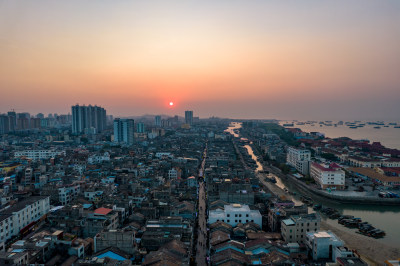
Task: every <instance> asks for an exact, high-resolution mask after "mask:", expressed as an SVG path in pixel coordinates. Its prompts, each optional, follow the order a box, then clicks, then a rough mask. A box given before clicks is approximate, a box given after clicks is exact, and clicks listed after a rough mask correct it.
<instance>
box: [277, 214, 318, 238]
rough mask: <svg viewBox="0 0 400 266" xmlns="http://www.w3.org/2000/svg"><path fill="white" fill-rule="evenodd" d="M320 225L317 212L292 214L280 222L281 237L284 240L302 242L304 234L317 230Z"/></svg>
mask: <svg viewBox="0 0 400 266" xmlns="http://www.w3.org/2000/svg"><path fill="white" fill-rule="evenodd" d="M320 225H321V218H320V216H319V215H318V214H315V213H312V214H304V215H292V216H291V217H290V218H289V219H285V220H282V222H281V232H282V237H283V239H284V240H285V242H288V243H299V244H303V243H305V241H306V234H307V233H309V232H317V231H318V230H319V228H320Z"/></svg>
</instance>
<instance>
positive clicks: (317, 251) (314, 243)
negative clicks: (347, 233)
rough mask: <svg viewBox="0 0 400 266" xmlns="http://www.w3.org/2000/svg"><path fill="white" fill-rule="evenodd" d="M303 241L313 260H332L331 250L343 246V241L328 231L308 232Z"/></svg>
mask: <svg viewBox="0 0 400 266" xmlns="http://www.w3.org/2000/svg"><path fill="white" fill-rule="evenodd" d="M305 243H306V246H307V247H308V249H309V251H310V252H309V253H310V256H311V257H312V259H313V260H319V259H330V260H333V259H334V258H333V255H334V253H333V250H335V248H336V247H342V246H343V241H342V240H340V239H339V238H338V237H337V236H336V235H335V234H334V233H332V232H330V231H318V232H308V233H307V234H306V241H305Z"/></svg>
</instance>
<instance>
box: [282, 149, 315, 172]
mask: <svg viewBox="0 0 400 266" xmlns="http://www.w3.org/2000/svg"><path fill="white" fill-rule="evenodd" d="M310 160H311V152H310V151H309V150H306V149H296V148H294V147H289V148H288V150H287V156H286V163H287V164H288V165H290V166H292V167H294V168H296V170H297V171H299V172H300V173H302V174H303V175H307V174H308V173H309V165H310Z"/></svg>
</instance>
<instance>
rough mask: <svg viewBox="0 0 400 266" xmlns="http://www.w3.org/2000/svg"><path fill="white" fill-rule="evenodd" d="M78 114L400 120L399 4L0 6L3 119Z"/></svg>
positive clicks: (164, 1)
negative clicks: (93, 109)
mask: <svg viewBox="0 0 400 266" xmlns="http://www.w3.org/2000/svg"><path fill="white" fill-rule="evenodd" d="M169 101H174V102H175V104H176V105H175V107H174V108H173V109H172V110H171V109H170V108H168V104H167V103H168V102H169ZM76 103H80V104H98V105H101V106H103V107H105V108H106V109H107V111H108V112H109V113H112V114H114V115H122V116H124V115H140V114H145V113H150V114H158V113H165V114H173V113H179V114H182V113H183V111H184V110H185V109H193V110H194V113H195V115H200V116H201V117H207V116H210V115H217V116H224V117H236V118H287V119H290V118H293V119H400V118H399V114H400V104H399V103H400V1H397V0H393V1H385V0H382V1H376V0H373V1H369V0H359V1H348V0H343V1H338V0H335V1H318V0H315V1H282V0H279V1H261V0H254V1H245V0H242V1H236V0H213V1H204V0H203V1H189V0H180V1H168V0H160V1H151V0H146V1H128V0H127V1H110V0H108V1H100V0H96V1H93V0H87V1H85V0H79V1H71V0H68V1H55V0H51V1H41V0H35V1H32V0H29V1H18V0H9V1H3V0H0V112H6V111H8V110H9V109H11V108H15V109H16V111H18V112H22V111H28V112H31V113H37V112H44V113H48V112H52V113H53V112H57V113H66V112H69V111H70V106H71V105H73V104H76Z"/></svg>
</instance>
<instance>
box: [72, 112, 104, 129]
mask: <svg viewBox="0 0 400 266" xmlns="http://www.w3.org/2000/svg"><path fill="white" fill-rule="evenodd" d="M71 108H72V133H73V134H82V133H85V131H86V132H93V129H94V131H95V132H96V133H99V132H102V131H103V130H104V129H106V125H107V118H106V117H107V116H106V110H105V109H104V108H102V107H99V106H96V105H95V106H92V105H89V106H85V105H83V106H80V105H75V106H72V107H71ZM92 128H93V129H92Z"/></svg>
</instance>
